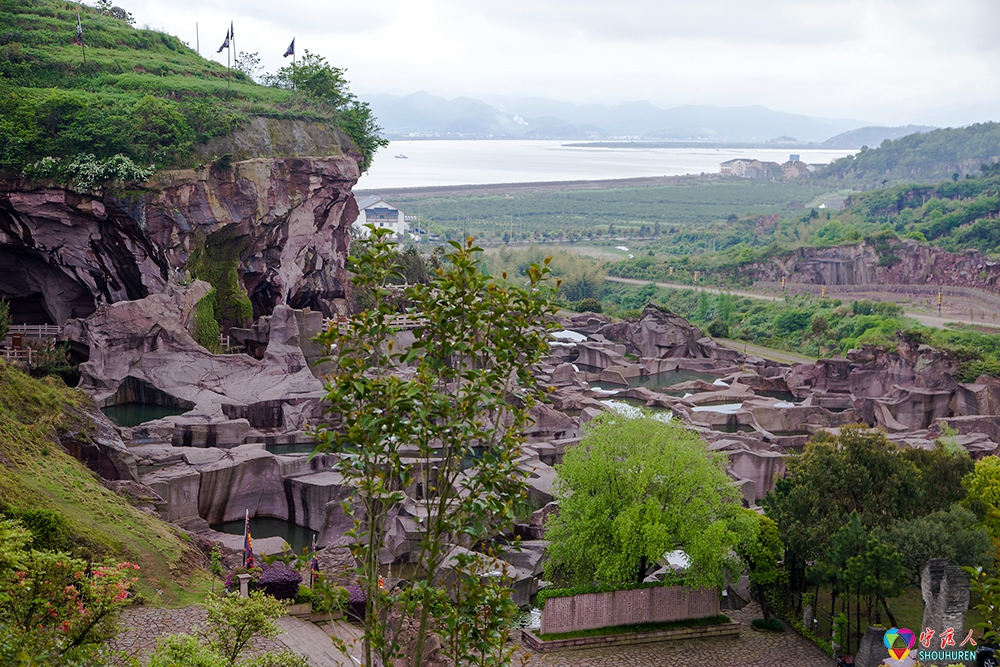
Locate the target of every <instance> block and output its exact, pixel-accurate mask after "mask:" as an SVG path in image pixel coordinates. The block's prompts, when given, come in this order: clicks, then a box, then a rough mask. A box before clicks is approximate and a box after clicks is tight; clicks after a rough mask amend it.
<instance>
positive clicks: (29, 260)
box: [0, 246, 97, 325]
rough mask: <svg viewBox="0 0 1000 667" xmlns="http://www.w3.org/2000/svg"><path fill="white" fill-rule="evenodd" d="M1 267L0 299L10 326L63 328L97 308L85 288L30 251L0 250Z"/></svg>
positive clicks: (5, 248)
mask: <svg viewBox="0 0 1000 667" xmlns="http://www.w3.org/2000/svg"><path fill="white" fill-rule="evenodd" d="M0 266H2V267H3V270H2V271H0V299H3V300H5V301H6V302H7V303H8V305H9V307H10V315H11V317H10V320H11V323H12V324H31V325H38V324H58V325H63V324H65V323H66V320H68V319H71V318H74V317H87V316H88V315H90V314H91V313H93V312H94V311H95V310H96V308H97V304H96V303H95V302H94V295H93V294H92V293H91V292H90V290H89V289H87V287H86V286H85V285H82V284H81V283H79V282H78V281H77V280H75V279H74V278H73V277H72V276H70V275H68V274H67V273H64V272H63V271H62V270H61V269H60V268H59V267H57V266H53V265H52V264H50V263H48V262H47V261H45V260H44V259H43V258H42V257H40V256H39V255H37V254H35V253H33V252H31V251H27V250H23V249H20V248H13V247H10V246H5V247H0Z"/></svg>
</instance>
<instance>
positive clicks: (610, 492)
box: [545, 414, 753, 586]
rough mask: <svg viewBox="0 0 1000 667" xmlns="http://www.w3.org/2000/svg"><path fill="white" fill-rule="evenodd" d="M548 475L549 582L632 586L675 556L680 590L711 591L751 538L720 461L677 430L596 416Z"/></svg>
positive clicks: (645, 419) (689, 433)
mask: <svg viewBox="0 0 1000 667" xmlns="http://www.w3.org/2000/svg"><path fill="white" fill-rule="evenodd" d="M557 471H558V477H557V481H556V486H555V494H556V497H557V498H558V500H559V514H558V515H555V516H553V517H552V518H550V519H549V522H548V529H547V532H546V539H548V540H549V546H548V547H547V549H546V552H547V554H548V556H549V559H548V561H547V562H546V565H545V572H546V577H547V578H548V579H550V580H566V581H568V582H569V583H570V584H572V585H587V584H594V583H596V584H628V583H633V582H641V581H642V580H643V578H644V577H645V576H646V574H647V571H648V570H649V568H650V567H652V566H655V565H656V563H658V562H659V561H660V560H661V559H662V558H663V557H664V555H665V554H666V553H668V552H671V551H675V550H682V551H684V553H685V554H687V556H688V558H689V559H690V566H689V568H688V570H687V573H686V575H685V581H686V582H687V583H688V584H690V585H696V586H718V585H720V584H721V583H722V580H723V568H724V567H725V566H726V565H727V564H728V560H729V551H730V549H731V548H733V547H734V546H735V545H736V544H738V543H739V541H740V540H741V539H744V538H746V537H748V536H749V535H751V534H752V530H753V524H752V523H750V520H749V519H748V517H747V516H746V514H745V513H744V512H743V511H742V508H741V505H740V500H739V499H740V496H739V493H738V491H737V490H736V489H735V487H733V486H732V484H730V482H729V479H728V477H727V476H726V473H725V460H724V457H722V456H720V455H718V454H710V453H709V452H707V451H706V450H705V445H704V444H703V443H702V442H701V440H700V439H699V438H698V435H697V434H696V433H694V432H693V431H689V430H687V429H685V428H683V427H680V426H674V425H670V424H664V423H662V422H660V421H658V420H655V419H652V418H650V417H642V418H635V419H630V418H627V417H623V416H621V415H617V414H604V415H601V416H599V417H597V418H596V419H594V420H593V421H591V422H589V423H588V430H587V433H586V435H585V436H584V438H583V439H582V440H581V442H580V445H579V446H577V447H574V448H572V449H570V450H567V452H566V454H565V457H564V459H563V462H562V463H561V464H560V465H559V466H557Z"/></svg>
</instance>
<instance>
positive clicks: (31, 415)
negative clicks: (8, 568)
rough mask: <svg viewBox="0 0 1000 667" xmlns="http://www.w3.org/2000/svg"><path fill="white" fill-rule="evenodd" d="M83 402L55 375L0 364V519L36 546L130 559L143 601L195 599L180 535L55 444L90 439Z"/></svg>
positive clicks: (198, 571) (193, 565) (192, 565)
mask: <svg viewBox="0 0 1000 667" xmlns="http://www.w3.org/2000/svg"><path fill="white" fill-rule="evenodd" d="M90 405H91V402H90V399H89V398H87V397H86V396H85V395H84V394H82V393H81V392H79V391H77V390H74V389H68V388H67V387H66V386H65V385H64V384H63V383H62V381H60V380H53V379H52V378H46V379H43V380H36V379H33V378H31V377H29V376H27V375H25V374H24V373H21V372H20V371H18V370H16V369H14V368H12V367H11V366H9V365H7V364H5V363H4V362H2V361H0V516H6V517H8V518H16V519H19V520H21V521H22V522H23V523H24V524H25V525H26V526H28V527H29V528H30V529H31V530H32V532H33V533H35V544H36V546H37V547H38V548H45V549H52V550H59V551H67V552H70V553H73V554H74V555H77V556H79V557H81V558H85V559H87V560H93V561H100V560H102V559H103V558H104V557H112V558H115V559H116V560H129V561H132V562H135V563H138V564H139V565H140V566H141V568H142V569H141V570H140V573H139V574H140V588H141V590H142V592H143V594H144V595H145V596H146V597H147V598H149V599H150V600H151V601H154V602H157V603H167V604H178V603H182V602H185V601H186V600H190V599H194V598H197V597H198V595H199V589H204V587H205V586H206V585H207V584H208V581H209V578H208V576H207V575H206V574H205V572H204V570H203V569H202V568H201V567H198V565H197V564H198V563H200V562H201V561H202V560H203V558H202V557H201V555H200V554H199V553H198V552H197V551H196V550H195V549H194V548H193V547H192V545H191V544H189V542H188V540H187V539H186V538H185V537H182V536H181V534H180V533H179V532H178V531H177V530H176V529H175V528H173V527H172V526H170V525H169V524H167V523H165V522H163V521H160V520H159V519H157V518H155V517H153V516H150V515H148V514H145V513H143V512H141V511H139V510H138V509H136V508H135V507H133V506H132V505H131V504H129V502H128V501H127V500H126V498H125V497H124V496H122V495H119V494H116V493H114V492H112V491H109V490H108V489H107V488H105V487H104V485H103V484H102V483H101V480H100V479H99V478H98V477H97V476H96V475H95V474H94V473H92V472H91V471H90V470H88V469H87V468H86V467H84V466H83V465H82V464H81V463H79V462H78V461H77V460H76V459H74V458H73V457H71V456H69V455H68V454H66V453H65V452H64V451H63V450H62V448H61V447H60V446H59V445H58V444H57V442H56V437H58V436H60V435H66V434H74V436H73V437H75V438H76V439H78V440H82V441H86V440H87V439H88V437H91V436H89V435H88V434H89V433H91V432H92V431H93V425H92V422H90V421H89V420H88V419H87V417H86V416H85V415H84V414H83V410H84V409H86V408H88V407H89V406H90ZM157 590H158V591H159V592H158V593H157V592H156V591H157Z"/></svg>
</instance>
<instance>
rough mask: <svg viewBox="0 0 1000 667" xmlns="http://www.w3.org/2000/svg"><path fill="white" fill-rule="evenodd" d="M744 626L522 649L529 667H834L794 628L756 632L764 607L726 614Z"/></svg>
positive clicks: (751, 607) (520, 654)
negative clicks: (720, 633)
mask: <svg viewBox="0 0 1000 667" xmlns="http://www.w3.org/2000/svg"><path fill="white" fill-rule="evenodd" d="M726 613H727V615H728V616H730V617H731V618H732V619H733V620H736V621H739V622H740V623H741V628H740V637H739V639H737V638H735V637H720V638H718V639H685V640H681V641H672V642H659V643H653V644H637V645H635V646H609V647H603V648H580V649H571V650H566V651H554V652H552V653H535V652H534V651H531V650H529V649H525V648H521V649H519V650H518V655H515V656H514V663H513V664H515V665H517V664H520V659H521V658H522V657H524V658H526V659H527V663H526V665H527V666H528V667H542V666H544V667H571V666H572V667H830V665H831V664H832V661H831V659H830V658H828V657H827V656H826V654H825V653H823V652H822V651H820V650H819V649H818V648H816V646H815V645H814V644H812V643H811V642H809V641H807V640H805V639H803V638H802V637H801V636H800V635H799V634H798V633H796V632H795V631H793V630H791V629H787V630H785V632H757V631H755V630H753V629H751V627H750V620H751V619H753V618H757V617H759V616H760V607H758V606H757V605H756V603H754V604H750V605H748V606H747V607H745V608H744V609H742V610H740V611H734V612H726Z"/></svg>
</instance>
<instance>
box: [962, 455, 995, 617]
mask: <svg viewBox="0 0 1000 667" xmlns="http://www.w3.org/2000/svg"><path fill="white" fill-rule="evenodd" d="M962 484H963V486H965V488H966V490H967V491H968V498H967V501H966V502H967V504H968V505H969V507H970V508H971V509H972V511H974V512H975V513H976V514H977V515H978V516H979V517H980V520H981V521H982V523H983V526H985V527H986V530H987V532H989V535H990V538H991V539H992V540H993V548H994V552H995V558H996V559H997V561H998V562H1000V458H997V457H995V456H988V457H986V458H983V459H980V460H979V461H976V467H975V470H974V471H973V472H971V473H969V475H968V476H967V477H966V478H965V479H964V480H962ZM998 629H1000V628H998Z"/></svg>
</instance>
